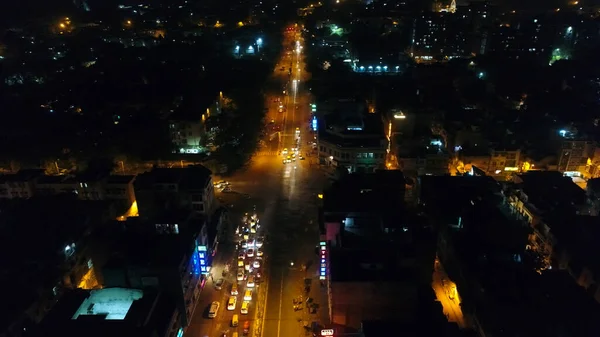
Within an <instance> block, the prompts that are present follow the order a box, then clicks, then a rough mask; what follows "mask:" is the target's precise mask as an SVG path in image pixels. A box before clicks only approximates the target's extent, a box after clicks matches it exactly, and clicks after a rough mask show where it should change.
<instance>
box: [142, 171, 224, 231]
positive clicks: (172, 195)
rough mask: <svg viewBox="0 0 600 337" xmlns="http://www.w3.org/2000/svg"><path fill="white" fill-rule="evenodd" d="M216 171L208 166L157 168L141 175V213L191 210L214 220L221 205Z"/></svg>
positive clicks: (149, 216) (147, 216) (144, 214)
mask: <svg viewBox="0 0 600 337" xmlns="http://www.w3.org/2000/svg"><path fill="white" fill-rule="evenodd" d="M211 174H212V172H211V171H210V170H209V169H207V168H206V167H204V166H200V165H198V166H192V167H187V168H170V169H169V168H154V169H153V170H152V171H150V172H146V173H142V174H140V175H138V176H137V178H136V180H135V183H134V187H135V195H136V199H137V206H138V210H139V214H140V216H142V217H144V218H152V217H153V216H154V215H156V214H157V213H162V212H163V211H164V210H188V211H192V212H193V213H195V214H197V215H202V216H205V217H206V218H208V219H209V220H210V218H211V216H212V214H213V212H214V211H215V209H216V208H217V201H216V199H215V191H214V187H213V181H212V176H211Z"/></svg>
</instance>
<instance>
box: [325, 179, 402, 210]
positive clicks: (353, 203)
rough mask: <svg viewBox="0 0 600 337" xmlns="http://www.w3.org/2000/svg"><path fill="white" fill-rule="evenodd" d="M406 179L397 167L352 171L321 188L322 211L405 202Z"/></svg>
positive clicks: (394, 205) (367, 208)
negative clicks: (325, 187)
mask: <svg viewBox="0 0 600 337" xmlns="http://www.w3.org/2000/svg"><path fill="white" fill-rule="evenodd" d="M405 184H406V180H405V178H404V174H402V171H400V170H378V171H376V172H375V173H353V174H349V175H347V176H345V177H343V178H342V179H341V180H339V181H336V182H334V183H333V185H331V187H330V188H329V189H327V190H326V191H324V196H323V211H324V212H325V215H327V213H337V212H378V211H381V210H390V208H388V207H393V208H394V209H396V210H397V207H399V206H401V205H402V204H403V202H404V190H405Z"/></svg>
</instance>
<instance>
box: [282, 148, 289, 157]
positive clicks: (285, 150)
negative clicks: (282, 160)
mask: <svg viewBox="0 0 600 337" xmlns="http://www.w3.org/2000/svg"><path fill="white" fill-rule="evenodd" d="M281 154H282V155H284V156H285V155H287V154H288V149H287V147H286V148H284V149H283V151H281Z"/></svg>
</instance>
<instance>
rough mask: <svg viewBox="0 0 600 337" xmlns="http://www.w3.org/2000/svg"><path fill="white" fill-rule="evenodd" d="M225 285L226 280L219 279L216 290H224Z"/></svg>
mask: <svg viewBox="0 0 600 337" xmlns="http://www.w3.org/2000/svg"><path fill="white" fill-rule="evenodd" d="M223 283H225V280H223V279H222V278H220V279H218V280H217V282H215V289H217V290H221V289H223Z"/></svg>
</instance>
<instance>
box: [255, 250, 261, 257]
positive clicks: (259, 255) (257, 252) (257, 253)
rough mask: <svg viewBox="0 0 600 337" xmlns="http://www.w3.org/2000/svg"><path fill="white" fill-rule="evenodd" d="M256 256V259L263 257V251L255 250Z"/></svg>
mask: <svg viewBox="0 0 600 337" xmlns="http://www.w3.org/2000/svg"><path fill="white" fill-rule="evenodd" d="M256 256H258V257H261V256H263V251H262V250H261V249H257V250H256Z"/></svg>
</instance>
